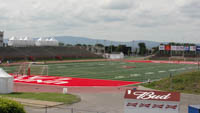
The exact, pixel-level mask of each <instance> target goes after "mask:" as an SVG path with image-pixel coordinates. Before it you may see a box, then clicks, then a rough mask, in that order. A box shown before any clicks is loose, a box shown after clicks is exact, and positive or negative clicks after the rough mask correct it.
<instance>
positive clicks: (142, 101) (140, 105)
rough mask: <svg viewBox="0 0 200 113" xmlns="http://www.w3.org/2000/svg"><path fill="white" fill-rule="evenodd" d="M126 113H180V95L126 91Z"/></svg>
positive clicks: (174, 93)
mask: <svg viewBox="0 0 200 113" xmlns="http://www.w3.org/2000/svg"><path fill="white" fill-rule="evenodd" d="M124 98H125V104H124V110H125V112H124V113H179V110H180V93H176V92H161V91H146V90H129V89H128V90H126V93H125V96H124Z"/></svg>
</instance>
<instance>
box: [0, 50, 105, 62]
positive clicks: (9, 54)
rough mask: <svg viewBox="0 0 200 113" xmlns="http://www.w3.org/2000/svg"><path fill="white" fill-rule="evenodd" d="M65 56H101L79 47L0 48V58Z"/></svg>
mask: <svg viewBox="0 0 200 113" xmlns="http://www.w3.org/2000/svg"><path fill="white" fill-rule="evenodd" d="M58 56H59V57H62V58H63V59H65V58H101V56H99V55H96V54H94V53H91V52H89V51H87V50H86V49H81V48H79V47H3V48H0V59H3V60H9V59H10V60H23V59H28V58H29V57H32V58H35V59H40V60H41V59H52V58H56V57H58Z"/></svg>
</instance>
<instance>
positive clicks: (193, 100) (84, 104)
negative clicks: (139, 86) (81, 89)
mask: <svg viewBox="0 0 200 113" xmlns="http://www.w3.org/2000/svg"><path fill="white" fill-rule="evenodd" d="M76 95H79V96H80V97H81V99H82V101H81V102H79V103H76V104H73V105H62V106H59V107H60V108H64V109H60V108H50V109H48V113H71V109H70V108H76V109H80V110H74V111H73V113H97V112H89V111H99V113H100V112H106V113H123V104H124V99H123V96H124V93H123V92H121V93H120V92H118V93H116V92H115V93H98V94H97V93H84V94H80V93H76ZM190 104H200V95H191V94H181V109H180V113H188V112H187V107H188V105H190ZM26 110H27V111H28V113H45V110H44V109H35V108H31V107H26ZM84 110H88V111H84Z"/></svg>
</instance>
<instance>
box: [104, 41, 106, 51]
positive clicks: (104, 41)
mask: <svg viewBox="0 0 200 113" xmlns="http://www.w3.org/2000/svg"><path fill="white" fill-rule="evenodd" d="M105 53H106V40H104V55H105Z"/></svg>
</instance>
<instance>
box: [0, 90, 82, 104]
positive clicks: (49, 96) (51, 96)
mask: <svg viewBox="0 0 200 113" xmlns="http://www.w3.org/2000/svg"><path fill="white" fill-rule="evenodd" d="M0 96H2V97H13V98H23V99H32V100H42V101H52V102H63V103H65V104H73V103H76V102H79V101H80V98H79V97H77V96H75V95H71V94H59V93H11V94H0Z"/></svg>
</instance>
